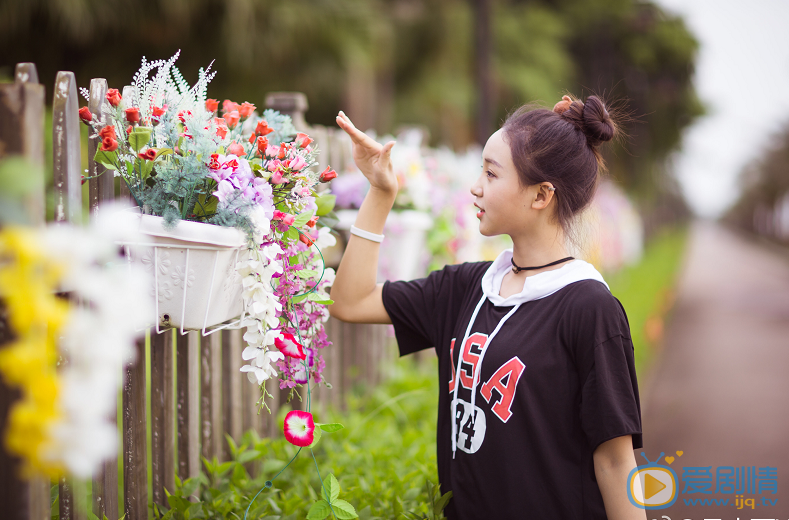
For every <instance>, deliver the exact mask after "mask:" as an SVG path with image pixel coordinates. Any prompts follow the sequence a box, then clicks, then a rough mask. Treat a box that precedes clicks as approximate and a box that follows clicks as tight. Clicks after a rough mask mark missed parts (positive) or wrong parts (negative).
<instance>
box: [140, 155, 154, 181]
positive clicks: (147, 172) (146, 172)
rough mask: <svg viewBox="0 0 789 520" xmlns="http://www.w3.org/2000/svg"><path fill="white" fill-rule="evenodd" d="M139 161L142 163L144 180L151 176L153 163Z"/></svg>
mask: <svg viewBox="0 0 789 520" xmlns="http://www.w3.org/2000/svg"><path fill="white" fill-rule="evenodd" d="M140 160H141V161H142V178H143V180H145V179H147V178H148V177H150V176H151V172H152V171H153V161H148V160H142V159H140Z"/></svg>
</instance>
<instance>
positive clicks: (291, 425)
mask: <svg viewBox="0 0 789 520" xmlns="http://www.w3.org/2000/svg"><path fill="white" fill-rule="evenodd" d="M283 431H284V433H285V439H287V441H288V442H289V443H291V444H293V445H294V446H300V447H302V448H304V447H305V446H309V445H310V444H312V441H313V440H314V439H315V421H314V420H313V418H312V414H311V413H309V412H302V411H301V410H293V411H292V412H288V415H286V416H285V426H284V428H283Z"/></svg>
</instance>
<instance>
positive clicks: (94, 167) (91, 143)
mask: <svg viewBox="0 0 789 520" xmlns="http://www.w3.org/2000/svg"><path fill="white" fill-rule="evenodd" d="M106 97H107V80H106V79H104V78H94V79H92V80H90V101H88V108H89V109H90V112H91V114H93V117H94V118H96V119H98V120H99V121H102V122H106V116H105V115H104V114H103V113H102V111H101V107H102V105H103V104H104V101H105V99H106ZM100 146H101V140H100V139H99V136H98V135H96V136H94V137H91V138H89V139H88V177H92V178H91V179H89V180H88V197H89V198H90V215H91V219H95V218H97V217H98V214H99V206H100V205H101V203H103V202H104V201H108V200H112V199H114V198H115V179H114V177H113V174H112V173H111V172H110V173H108V174H106V175H104V172H105V171H106V168H104V166H102V165H101V164H98V163H96V162H95V161H94V160H93V157H94V156H95V155H96V150H98V149H99V147H100ZM97 176H98V177H97ZM100 518H101V517H100Z"/></svg>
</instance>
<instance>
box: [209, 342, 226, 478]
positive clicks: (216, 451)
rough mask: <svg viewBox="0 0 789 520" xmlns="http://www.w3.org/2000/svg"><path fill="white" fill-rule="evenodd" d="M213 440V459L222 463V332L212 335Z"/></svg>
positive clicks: (223, 440)
mask: <svg viewBox="0 0 789 520" xmlns="http://www.w3.org/2000/svg"><path fill="white" fill-rule="evenodd" d="M210 341H211V373H212V374H213V377H212V378H211V439H212V445H211V447H212V453H211V458H212V459H213V458H214V457H216V459H217V460H218V461H220V462H221V461H222V460H223V457H222V444H224V442H225V439H224V435H223V434H222V432H224V424H223V423H222V421H223V419H224V414H223V413H222V378H223V376H224V373H223V372H222V332H221V331H220V332H215V333H214V334H212V335H211V340H210Z"/></svg>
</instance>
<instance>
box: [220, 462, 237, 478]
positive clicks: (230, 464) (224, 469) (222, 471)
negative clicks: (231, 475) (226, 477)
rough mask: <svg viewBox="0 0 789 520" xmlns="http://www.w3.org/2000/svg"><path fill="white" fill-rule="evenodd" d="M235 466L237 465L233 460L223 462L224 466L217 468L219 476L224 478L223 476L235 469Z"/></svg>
mask: <svg viewBox="0 0 789 520" xmlns="http://www.w3.org/2000/svg"><path fill="white" fill-rule="evenodd" d="M233 464H235V461H232V460H231V461H228V462H223V463H222V464H220V465H219V466H217V468H216V474H217V476H222V475H223V474H225V473H226V472H227V471H228V470H230V468H232V467H233Z"/></svg>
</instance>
